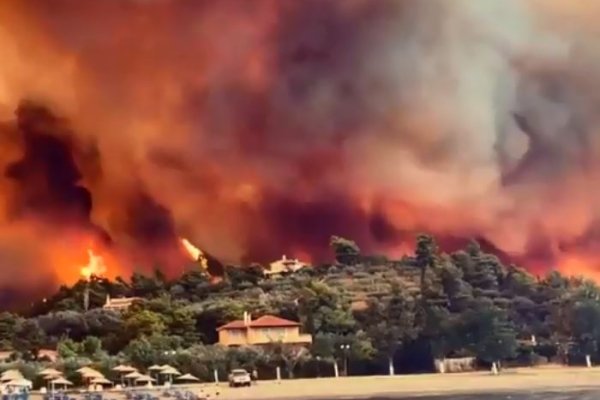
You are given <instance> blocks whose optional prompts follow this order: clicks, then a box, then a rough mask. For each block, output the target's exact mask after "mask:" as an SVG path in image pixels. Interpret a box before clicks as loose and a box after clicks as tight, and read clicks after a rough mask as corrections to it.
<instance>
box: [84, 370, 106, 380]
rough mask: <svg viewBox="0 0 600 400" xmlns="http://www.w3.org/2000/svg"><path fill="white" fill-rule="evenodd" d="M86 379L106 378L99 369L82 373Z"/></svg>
mask: <svg viewBox="0 0 600 400" xmlns="http://www.w3.org/2000/svg"><path fill="white" fill-rule="evenodd" d="M81 376H82V377H83V378H84V379H94V378H104V375H103V374H102V373H101V372H98V371H86V372H83V373H82V374H81Z"/></svg>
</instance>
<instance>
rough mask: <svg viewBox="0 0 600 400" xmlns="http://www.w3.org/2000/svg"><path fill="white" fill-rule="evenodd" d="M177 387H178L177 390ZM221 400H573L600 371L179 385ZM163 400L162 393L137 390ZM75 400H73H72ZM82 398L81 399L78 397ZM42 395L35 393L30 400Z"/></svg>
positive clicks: (591, 390) (596, 384) (108, 395)
mask: <svg viewBox="0 0 600 400" xmlns="http://www.w3.org/2000/svg"><path fill="white" fill-rule="evenodd" d="M176 388H177V387H176ZM179 389H180V390H190V391H192V392H195V393H198V394H203V395H204V396H207V397H209V398H210V399H215V398H216V399H219V400H276V399H285V400H312V399H315V400H316V399H322V400H331V399H353V400H354V399H377V398H381V399H414V398H420V399H421V400H426V399H429V398H430V397H438V396H441V397H445V398H448V399H452V400H459V399H461V400H479V399H481V398H482V397H481V396H482V395H486V397H485V398H486V400H502V399H512V400H521V399H523V400H537V399H539V400H553V399H556V400H559V399H560V400H569V399H578V400H584V399H597V398H598V394H599V393H600V367H599V368H568V367H544V368H522V369H510V370H505V371H503V373H502V374H500V375H492V374H491V373H489V372H473V373H459V374H422V375H398V376H393V377H391V376H369V377H348V378H337V379H336V378H318V379H295V380H282V381H279V382H278V381H259V382H258V384H256V385H254V386H252V387H249V388H230V387H229V386H228V385H227V384H226V383H221V384H219V385H216V384H199V385H186V386H180V387H179ZM139 390H140V391H142V392H149V393H154V394H156V395H158V396H160V393H162V391H163V390H164V389H162V388H153V389H144V388H140V389H139ZM71 397H73V396H71ZM76 397H79V396H76ZM104 398H105V399H107V400H123V399H124V398H125V396H124V395H123V393H122V392H114V391H110V390H109V391H106V392H104ZM40 399H41V396H40V395H39V394H37V393H33V396H32V400H40Z"/></svg>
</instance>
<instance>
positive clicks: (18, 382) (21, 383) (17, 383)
mask: <svg viewBox="0 0 600 400" xmlns="http://www.w3.org/2000/svg"><path fill="white" fill-rule="evenodd" d="M6 386H12V387H21V388H28V389H31V387H32V386H33V382H31V381H30V380H29V379H15V380H13V381H9V382H7V383H6Z"/></svg>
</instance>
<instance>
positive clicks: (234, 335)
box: [229, 329, 244, 339]
mask: <svg viewBox="0 0 600 400" xmlns="http://www.w3.org/2000/svg"><path fill="white" fill-rule="evenodd" d="M229 336H230V337H232V338H235V339H239V338H241V337H242V336H244V330H243V329H231V330H230V331H229Z"/></svg>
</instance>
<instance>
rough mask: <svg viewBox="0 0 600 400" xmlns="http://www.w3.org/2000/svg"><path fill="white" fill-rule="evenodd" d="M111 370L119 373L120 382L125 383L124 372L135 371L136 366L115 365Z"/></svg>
mask: <svg viewBox="0 0 600 400" xmlns="http://www.w3.org/2000/svg"><path fill="white" fill-rule="evenodd" d="M112 370H113V371H115V372H117V373H119V376H120V377H121V383H122V384H124V383H125V377H124V375H125V374H129V373H131V372H137V368H135V367H132V366H131V365H123V364H121V365H117V366H116V367H114V368H113V369H112Z"/></svg>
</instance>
